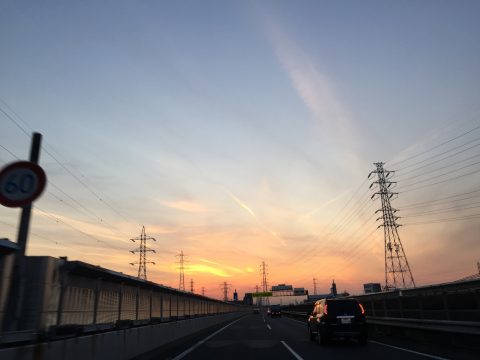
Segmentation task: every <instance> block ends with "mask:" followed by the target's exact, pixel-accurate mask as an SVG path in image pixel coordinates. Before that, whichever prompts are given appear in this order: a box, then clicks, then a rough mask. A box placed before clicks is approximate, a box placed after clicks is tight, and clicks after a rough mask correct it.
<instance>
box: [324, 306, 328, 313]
mask: <svg viewBox="0 0 480 360" xmlns="http://www.w3.org/2000/svg"><path fill="white" fill-rule="evenodd" d="M323 313H324V314H325V315H328V305H327V304H325V306H324V308H323Z"/></svg>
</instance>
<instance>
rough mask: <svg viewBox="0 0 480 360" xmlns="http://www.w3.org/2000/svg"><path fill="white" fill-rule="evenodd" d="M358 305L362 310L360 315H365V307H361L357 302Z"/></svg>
mask: <svg viewBox="0 0 480 360" xmlns="http://www.w3.org/2000/svg"><path fill="white" fill-rule="evenodd" d="M358 306H360V310H361V311H362V315H365V309H364V308H363V305H362V304H360V303H358Z"/></svg>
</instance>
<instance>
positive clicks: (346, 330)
mask: <svg viewBox="0 0 480 360" xmlns="http://www.w3.org/2000/svg"><path fill="white" fill-rule="evenodd" d="M307 321H308V332H309V335H310V340H316V341H318V342H319V343H320V344H322V345H324V344H327V343H328V342H329V341H330V339H332V338H334V337H342V338H347V339H348V338H357V339H358V341H359V343H360V344H361V345H365V344H366V343H367V324H366V322H365V310H364V309H363V306H362V305H361V304H360V303H359V302H358V301H357V300H355V299H322V300H318V301H317V302H315V306H314V307H313V311H312V314H311V315H310V316H309V317H308V320H307Z"/></svg>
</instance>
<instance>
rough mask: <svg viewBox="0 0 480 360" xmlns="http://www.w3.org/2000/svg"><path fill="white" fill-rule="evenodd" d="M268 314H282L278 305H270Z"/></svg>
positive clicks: (273, 315) (272, 315) (279, 315)
mask: <svg viewBox="0 0 480 360" xmlns="http://www.w3.org/2000/svg"><path fill="white" fill-rule="evenodd" d="M268 314H269V315H270V316H271V317H275V316H278V317H281V316H282V309H281V307H280V305H272V306H270V309H269V312H268Z"/></svg>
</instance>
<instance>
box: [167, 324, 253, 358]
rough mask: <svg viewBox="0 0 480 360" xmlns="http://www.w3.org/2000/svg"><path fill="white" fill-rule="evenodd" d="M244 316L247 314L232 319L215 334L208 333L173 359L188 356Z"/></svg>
mask: <svg viewBox="0 0 480 360" xmlns="http://www.w3.org/2000/svg"><path fill="white" fill-rule="evenodd" d="M244 317H245V315H244V316H242V317H240V318H239V319H237V320H235V321H232V322H231V323H230V324H227V325H225V326H224V327H223V328H221V329H219V330H217V331H215V332H214V333H213V334H210V335H208V336H207V337H206V338H205V339H203V340H200V341H199V342H197V343H196V344H195V345H193V346H191V347H189V348H188V349H187V350H185V351H184V352H182V353H181V354H179V355H177V356H175V357H174V358H173V359H172V360H180V359H183V358H184V357H185V356H187V355H188V354H190V353H191V352H192V351H193V350H195V349H196V348H197V347H199V346H200V345H202V344H203V343H204V342H206V341H208V340H210V339H211V338H212V337H214V336H215V335H217V334H218V333H220V332H222V331H223V330H225V329H226V328H228V327H229V326H230V325H233V324H235V323H236V322H237V321H240V320H242V319H243V318H244Z"/></svg>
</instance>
